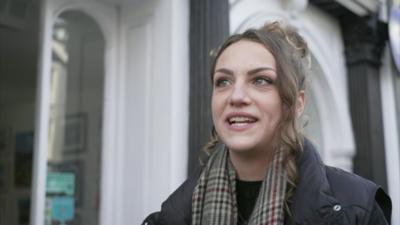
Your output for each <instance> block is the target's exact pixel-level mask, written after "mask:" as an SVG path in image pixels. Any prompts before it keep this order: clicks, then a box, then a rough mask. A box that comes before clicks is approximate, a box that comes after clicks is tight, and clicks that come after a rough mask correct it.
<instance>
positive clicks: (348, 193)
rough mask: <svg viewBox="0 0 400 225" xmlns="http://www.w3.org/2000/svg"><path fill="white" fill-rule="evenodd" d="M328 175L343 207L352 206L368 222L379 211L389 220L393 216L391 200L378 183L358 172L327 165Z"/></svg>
mask: <svg viewBox="0 0 400 225" xmlns="http://www.w3.org/2000/svg"><path fill="white" fill-rule="evenodd" d="M325 168H326V176H327V178H328V182H329V185H330V188H331V191H332V194H333V195H334V196H335V198H336V199H337V200H339V202H341V204H342V207H344V208H352V209H354V210H355V211H358V212H359V213H360V214H365V215H367V216H364V218H365V219H366V222H367V221H368V220H370V219H373V218H371V217H372V216H374V215H377V214H378V212H379V213H381V214H383V216H384V217H385V218H386V220H387V221H390V217H391V215H390V214H391V200H390V198H389V196H388V195H387V194H386V193H385V192H384V191H383V189H382V188H380V187H379V186H378V185H376V184H375V183H373V182H372V181H369V180H367V179H365V178H362V177H360V176H358V175H356V174H353V173H349V172H346V171H344V170H342V169H339V168H335V167H330V166H325Z"/></svg>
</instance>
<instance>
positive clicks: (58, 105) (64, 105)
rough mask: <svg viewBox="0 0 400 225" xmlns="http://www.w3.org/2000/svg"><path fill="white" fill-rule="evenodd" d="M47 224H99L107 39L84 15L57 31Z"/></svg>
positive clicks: (69, 16)
mask: <svg viewBox="0 0 400 225" xmlns="http://www.w3.org/2000/svg"><path fill="white" fill-rule="evenodd" d="M51 49H52V63H51V89H50V96H49V98H50V118H49V135H48V146H49V147H48V154H47V155H48V158H47V162H48V163H47V165H48V171H47V181H46V206H45V221H44V224H46V225H55V224H57V225H58V224H68V225H78V224H79V225H80V224H85V225H94V224H98V210H99V204H100V199H99V196H100V193H99V192H100V188H99V186H100V178H101V174H100V168H101V167H100V166H101V165H100V156H101V149H102V148H101V143H102V141H101V137H102V134H101V133H102V132H101V127H102V124H101V123H102V108H103V86H104V59H103V57H104V39H103V35H102V33H101V31H100V29H99V27H98V25H97V24H96V23H95V21H94V20H93V19H91V18H90V17H88V16H87V15H85V14H84V13H82V12H78V11H68V12H64V13H62V14H61V15H60V16H59V17H58V18H57V20H56V22H55V24H54V26H53V39H52V43H51Z"/></svg>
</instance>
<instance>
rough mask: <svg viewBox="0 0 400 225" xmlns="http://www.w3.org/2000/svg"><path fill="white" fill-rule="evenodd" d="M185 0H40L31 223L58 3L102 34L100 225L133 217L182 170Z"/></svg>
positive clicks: (41, 175) (156, 201) (152, 204)
mask: <svg viewBox="0 0 400 225" xmlns="http://www.w3.org/2000/svg"><path fill="white" fill-rule="evenodd" d="M188 4H189V3H188V1H186V0H163V1H157V0H151V1H116V2H115V3H113V2H112V1H107V3H105V2H101V1H91V0H79V1H78V0H44V1H43V9H42V13H43V15H42V20H41V24H42V34H43V35H42V37H41V46H42V51H41V63H40V72H39V74H40V77H39V88H40V91H39V98H38V99H39V106H38V113H37V115H38V118H37V121H38V122H37V131H38V132H37V133H38V134H39V135H38V138H37V140H36V144H35V149H36V151H37V152H36V153H35V156H36V157H35V162H34V169H35V172H34V174H35V175H34V181H35V182H34V184H33V185H34V192H33V202H32V203H33V207H32V208H33V209H32V224H33V225H41V224H42V222H43V213H42V212H43V208H44V191H45V190H44V189H45V175H46V166H45V164H46V151H47V139H46V138H47V133H48V129H47V127H48V116H49V109H48V106H49V102H48V101H49V100H48V98H49V88H50V83H49V77H50V55H51V49H50V45H49V43H50V40H51V28H52V25H53V23H54V20H55V18H56V17H57V15H59V14H60V13H61V12H64V11H65V10H81V11H83V12H85V13H87V14H88V15H89V16H91V17H92V18H94V19H95V20H96V21H97V22H98V24H99V26H100V27H101V29H102V31H103V33H104V36H105V41H106V50H105V101H104V114H103V115H104V121H103V126H104V127H103V152H102V185H101V190H102V193H101V207H100V213H99V215H100V224H104V225H108V224H118V225H124V224H126V225H128V224H139V223H140V222H141V221H142V220H143V219H144V217H145V216H146V215H147V214H149V213H151V212H153V211H156V210H159V209H160V205H161V203H162V201H163V200H165V199H166V198H167V197H168V195H169V194H170V193H171V192H172V191H173V190H174V189H176V188H177V187H178V185H179V184H180V183H181V182H183V180H184V179H185V177H186V162H187V132H188V128H187V127H188V124H187V123H188V96H189V90H188V86H189V76H188V74H189V71H188V64H189V61H188V58H189V57H188V56H189V54H188V46H189V44H188V43H189V41H188V37H189V27H188V26H189V25H188V21H189V15H188V11H189V5H188Z"/></svg>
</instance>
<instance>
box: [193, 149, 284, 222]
mask: <svg viewBox="0 0 400 225" xmlns="http://www.w3.org/2000/svg"><path fill="white" fill-rule="evenodd" d="M282 159H283V153H282V152H281V151H279V152H278V153H277V154H275V157H274V160H273V161H272V162H271V165H270V166H269V169H268V172H267V175H266V177H265V178H264V181H263V183H262V185H261V188H260V192H259V194H258V198H257V201H256V203H255V207H254V209H253V212H252V214H251V216H250V218H249V222H248V224H249V225H282V224H284V201H285V190H286V182H287V180H286V179H287V178H286V173H285V170H284V168H283V165H282ZM235 183H236V173H235V170H234V168H233V165H232V163H231V162H230V160H229V157H228V150H227V149H226V148H225V147H222V148H219V149H217V150H216V151H215V152H214V154H213V155H212V156H211V157H210V158H209V160H208V162H207V165H206V166H205V168H204V169H203V171H202V174H201V175H200V177H199V180H198V182H197V185H196V187H195V189H194V192H193V196H192V225H236V224H237V219H238V218H237V217H238V212H237V202H236V190H235V189H236V184H235Z"/></svg>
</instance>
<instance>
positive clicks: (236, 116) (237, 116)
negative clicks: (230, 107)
mask: <svg viewBox="0 0 400 225" xmlns="http://www.w3.org/2000/svg"><path fill="white" fill-rule="evenodd" d="M257 121H258V119H257V118H256V117H255V116H253V115H251V114H248V113H242V112H234V113H230V114H228V115H227V117H226V122H227V123H228V124H229V125H230V126H234V127H242V126H248V125H251V124H253V123H255V122H257Z"/></svg>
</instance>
